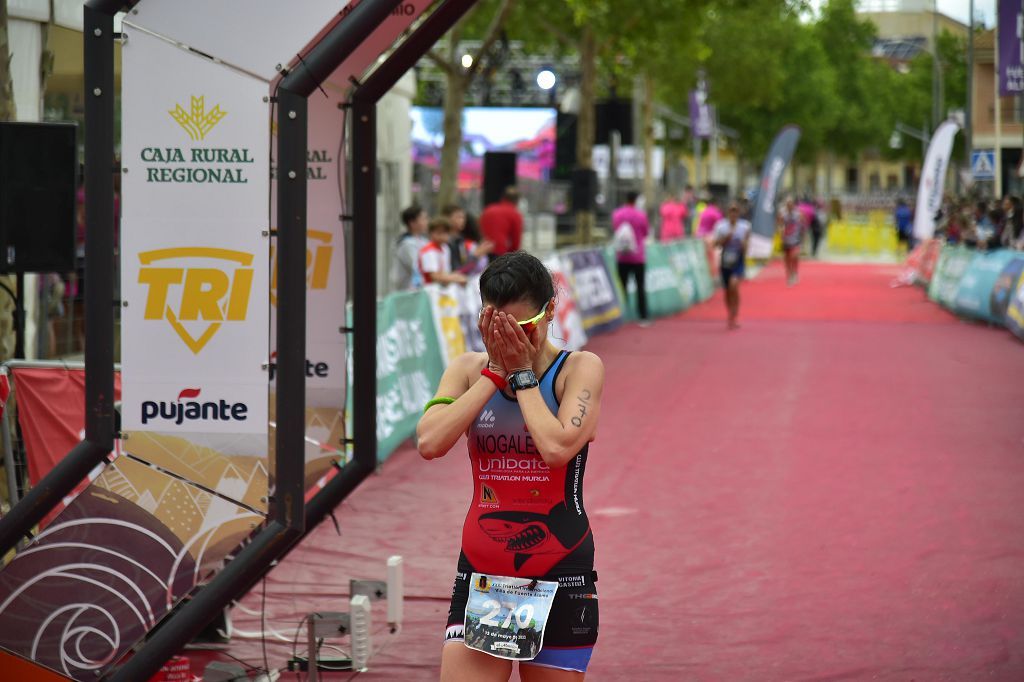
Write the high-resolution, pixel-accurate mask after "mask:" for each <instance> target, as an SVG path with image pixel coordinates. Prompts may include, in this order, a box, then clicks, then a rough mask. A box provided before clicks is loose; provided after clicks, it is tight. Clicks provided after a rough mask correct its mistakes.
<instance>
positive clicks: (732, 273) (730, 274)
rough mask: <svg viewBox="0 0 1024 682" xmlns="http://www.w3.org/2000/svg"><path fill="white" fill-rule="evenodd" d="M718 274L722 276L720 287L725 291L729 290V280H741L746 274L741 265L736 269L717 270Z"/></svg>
mask: <svg viewBox="0 0 1024 682" xmlns="http://www.w3.org/2000/svg"><path fill="white" fill-rule="evenodd" d="M718 272H719V274H720V275H721V276H722V286H723V287H725V288H726V289H728V288H729V280H731V279H732V278H734V277H735V278H736V279H739V280H742V279H743V276H744V275H745V274H746V271H745V268H744V267H743V266H742V265H741V266H740V267H738V268H719V270H718Z"/></svg>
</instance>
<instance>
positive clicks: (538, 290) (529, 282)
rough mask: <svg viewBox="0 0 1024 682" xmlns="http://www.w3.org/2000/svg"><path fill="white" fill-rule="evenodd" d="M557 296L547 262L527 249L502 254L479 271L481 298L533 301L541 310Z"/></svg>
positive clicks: (495, 303)
mask: <svg viewBox="0 0 1024 682" xmlns="http://www.w3.org/2000/svg"><path fill="white" fill-rule="evenodd" d="M554 297H555V283H554V280H553V279H552V278H551V273H550V272H549V271H548V269H547V268H546V267H544V264H543V263H541V262H540V260H538V259H537V257H536V256H532V255H530V254H529V253H526V252H525V251H513V252H512V253H506V254H502V255H501V256H498V257H497V258H495V259H494V260H492V261H491V264H490V265H488V266H487V269H486V270H484V272H483V274H482V275H480V298H481V299H483V301H484V302H485V303H490V304H491V305H493V306H497V307H499V308H500V307H501V306H503V305H508V304H509V303H519V302H527V303H532V304H533V305H534V306H535V307H536V308H537V309H538V310H539V309H540V308H542V307H544V306H546V305H547V304H548V301H550V300H551V299H552V298H554Z"/></svg>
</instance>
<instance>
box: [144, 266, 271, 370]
mask: <svg viewBox="0 0 1024 682" xmlns="http://www.w3.org/2000/svg"><path fill="white" fill-rule="evenodd" d="M253 258H254V256H253V254H251V253H246V252H244V251H232V250H229V249H218V248H212V247H206V246H184V247H179V248H172V249H158V250H156V251H143V252H141V253H140V254H139V263H140V264H141V266H142V267H141V268H139V284H144V285H146V286H147V287H148V292H147V295H146V308H145V312H144V313H143V319H145V320H167V322H168V324H170V325H171V328H172V329H174V331H175V333H176V334H177V335H178V336H179V337H180V338H181V340H182V341H184V342H185V345H186V346H188V348H189V350H191V351H192V352H193V353H195V354H196V355H198V354H199V352H200V351H201V350H203V348H204V347H205V346H206V344H208V343H209V342H210V339H212V338H213V337H214V335H215V334H216V333H217V332H218V331H219V330H220V328H221V326H222V325H223V324H224V323H231V322H244V321H245V318H246V316H247V315H248V312H249V298H250V294H251V293H252V279H253V272H254V270H253V268H252V264H253ZM215 263H219V264H221V267H211V265H212V264H215Z"/></svg>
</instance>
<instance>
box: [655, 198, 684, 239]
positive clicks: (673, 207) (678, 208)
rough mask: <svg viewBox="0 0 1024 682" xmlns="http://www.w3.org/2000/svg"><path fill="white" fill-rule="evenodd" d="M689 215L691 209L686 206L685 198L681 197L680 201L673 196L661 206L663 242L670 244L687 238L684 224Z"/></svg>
mask: <svg viewBox="0 0 1024 682" xmlns="http://www.w3.org/2000/svg"><path fill="white" fill-rule="evenodd" d="M689 213H690V209H689V208H688V207H687V206H686V202H685V199H684V197H682V196H680V198H679V201H676V200H675V199H674V198H673V197H671V196H670V197H669V198H668V199H666V200H665V201H664V202H663V203H662V204H661V241H663V242H670V241H672V240H674V239H682V238H683V237H685V236H686V226H685V224H684V223H685V222H686V220H687V218H688V216H689Z"/></svg>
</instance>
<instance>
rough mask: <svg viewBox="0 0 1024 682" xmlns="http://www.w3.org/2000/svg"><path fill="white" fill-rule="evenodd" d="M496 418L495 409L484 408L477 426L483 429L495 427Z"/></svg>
mask: <svg viewBox="0 0 1024 682" xmlns="http://www.w3.org/2000/svg"><path fill="white" fill-rule="evenodd" d="M494 420H495V417H494V410H484V411H483V412H481V413H480V419H479V421H477V427H478V428H481V429H493V428H494Z"/></svg>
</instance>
